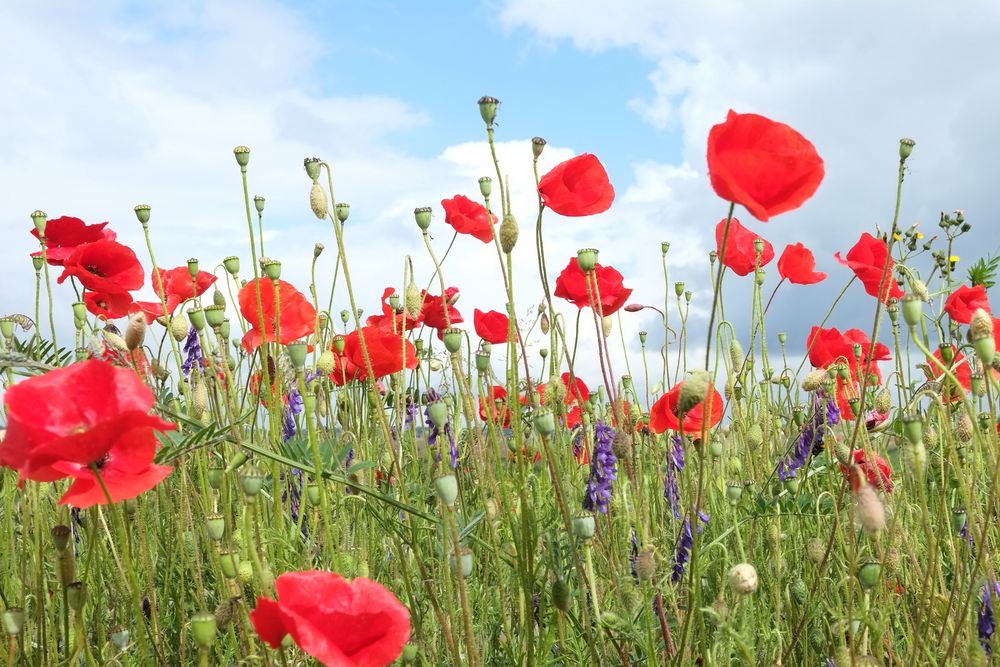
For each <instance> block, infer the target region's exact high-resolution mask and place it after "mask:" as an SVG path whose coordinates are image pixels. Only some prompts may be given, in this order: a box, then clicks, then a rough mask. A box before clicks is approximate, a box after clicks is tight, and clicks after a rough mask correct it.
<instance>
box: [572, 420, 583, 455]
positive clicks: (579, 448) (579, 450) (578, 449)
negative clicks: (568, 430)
mask: <svg viewBox="0 0 1000 667" xmlns="http://www.w3.org/2000/svg"><path fill="white" fill-rule="evenodd" d="M582 454H583V429H582V428H579V429H577V430H576V433H575V434H574V435H573V458H575V459H576V460H578V461H579V460H580V456H581V455H582Z"/></svg>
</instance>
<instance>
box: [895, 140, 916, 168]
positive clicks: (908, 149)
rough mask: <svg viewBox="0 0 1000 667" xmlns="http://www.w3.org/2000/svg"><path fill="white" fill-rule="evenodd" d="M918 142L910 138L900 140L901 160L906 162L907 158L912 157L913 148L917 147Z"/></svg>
mask: <svg viewBox="0 0 1000 667" xmlns="http://www.w3.org/2000/svg"><path fill="white" fill-rule="evenodd" d="M916 144H917V142H915V141H914V140H913V139H910V138H909V137H903V138H902V139H900V140H899V160H900V161H901V162H905V161H906V158H908V157H910V155H911V154H912V153H913V147H914V146H916Z"/></svg>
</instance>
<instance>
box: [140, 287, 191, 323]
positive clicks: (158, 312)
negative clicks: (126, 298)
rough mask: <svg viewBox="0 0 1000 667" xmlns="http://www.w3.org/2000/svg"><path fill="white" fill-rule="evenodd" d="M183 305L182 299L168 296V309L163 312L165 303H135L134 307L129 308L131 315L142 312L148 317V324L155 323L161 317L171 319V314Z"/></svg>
mask: <svg viewBox="0 0 1000 667" xmlns="http://www.w3.org/2000/svg"><path fill="white" fill-rule="evenodd" d="M179 305H181V298H180V297H179V296H176V295H174V294H168V295H167V309H166V311H164V310H163V303H162V302H161V301H133V302H132V305H131V306H129V309H128V312H129V315H131V314H132V313H139V312H142V313H144V314H145V315H146V321H147V322H155V321H156V320H157V319H159V318H161V317H164V316H166V317H169V316H170V315H171V313H173V312H174V311H175V310H177V306H179Z"/></svg>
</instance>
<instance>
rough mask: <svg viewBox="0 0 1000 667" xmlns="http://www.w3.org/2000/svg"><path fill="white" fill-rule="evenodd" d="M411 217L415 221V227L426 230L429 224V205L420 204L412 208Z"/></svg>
mask: <svg viewBox="0 0 1000 667" xmlns="http://www.w3.org/2000/svg"><path fill="white" fill-rule="evenodd" d="M413 217H414V219H415V220H416V221H417V227H420V229H422V230H423V231H425V232H426V231H427V228H428V227H430V226H431V207H430V206H421V207H420V208H415V209H413Z"/></svg>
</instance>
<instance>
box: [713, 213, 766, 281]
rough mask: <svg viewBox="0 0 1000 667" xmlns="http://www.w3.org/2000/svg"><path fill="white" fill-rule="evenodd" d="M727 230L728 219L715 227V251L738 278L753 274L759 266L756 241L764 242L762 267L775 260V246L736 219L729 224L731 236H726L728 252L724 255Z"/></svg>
mask: <svg viewBox="0 0 1000 667" xmlns="http://www.w3.org/2000/svg"><path fill="white" fill-rule="evenodd" d="M725 228H726V219H725V218H723V219H722V220H720V221H719V224H717V225H716V226H715V249H716V251H717V252H718V253H719V256H720V257H722V263H723V264H725V265H726V266H727V267H729V269H731V270H732V272H733V273H735V274H736V275H738V276H745V275H747V274H749V273H753V270H754V269H755V268H756V264H757V249H756V248H754V241H756V240H757V239H760V240H761V241H763V242H764V249H763V250H761V253H760V265H761V267H764V266H767V264H768V263H769V262H770V261H771V260H772V259H774V246H772V245H771V244H770V242H768V240H767V239H765V238H764V237H763V236H761V235H760V234H756V233H754V232H752V231H750V230H749V229H747V228H746V227H744V226H743V225H741V224H740V221H739V220H737V219H736V218H733V219H732V220H730V222H729V234H727V235H726V252H725V254H723V253H722V234H723V232H724V231H725Z"/></svg>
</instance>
